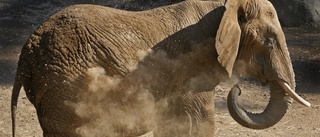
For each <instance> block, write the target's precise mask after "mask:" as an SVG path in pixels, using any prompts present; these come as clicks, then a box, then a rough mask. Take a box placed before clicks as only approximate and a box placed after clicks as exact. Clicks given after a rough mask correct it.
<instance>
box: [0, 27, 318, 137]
mask: <svg viewBox="0 0 320 137" xmlns="http://www.w3.org/2000/svg"><path fill="white" fill-rule="evenodd" d="M11 25H12V24H11ZM17 29H19V26H17ZM29 29H30V28H29ZM0 30H1V33H0V38H1V39H0V137H9V136H11V118H10V115H11V114H10V99H11V90H12V85H13V81H14V74H15V69H16V63H17V60H18V57H19V53H20V49H21V47H22V45H23V43H24V42H25V40H26V38H27V36H28V35H29V34H30V33H31V32H25V31H24V32H23V33H14V31H15V30H12V29H10V30H8V28H6V26H5V25H4V24H3V23H2V24H0ZM284 32H285V34H286V36H287V44H288V47H289V50H290V52H291V58H292V61H293V66H294V69H295V73H296V82H297V88H296V92H298V94H299V95H301V96H302V97H303V98H304V99H306V100H307V101H309V102H310V103H311V104H312V106H311V107H305V106H302V105H300V104H298V103H297V102H293V104H292V106H291V108H290V109H289V110H288V113H287V114H286V115H285V117H284V118H283V119H282V120H281V121H280V122H279V123H278V124H277V125H275V126H273V127H271V128H269V129H265V130H252V129H248V128H244V127H242V126H240V125H239V124H238V123H236V122H235V121H234V120H233V119H232V118H231V117H230V115H229V113H228V110H227V107H226V96H227V93H228V91H229V89H230V86H229V85H227V84H226V83H222V84H221V85H219V86H217V87H216V94H215V98H216V99H215V107H216V126H215V136H218V137H233V136H234V137H235V136H237V137H279V136H281V137H303V136H305V137H316V136H320V115H319V113H320V33H319V32H315V31H312V30H307V29H304V28H284ZM19 35H22V36H19ZM17 37H18V39H17ZM240 87H241V89H242V91H243V94H242V96H241V97H240V99H241V104H242V105H243V106H244V107H245V108H247V109H251V110H253V111H256V112H259V110H262V109H263V108H264V106H265V104H266V103H267V101H268V90H267V89H266V88H264V87H260V86H259V85H257V84H255V83H252V82H250V81H245V82H242V83H241V84H240ZM41 134H42V131H41V128H40V126H39V123H38V121H37V117H36V113H35V109H34V108H33V106H32V105H31V104H30V102H29V101H28V100H27V98H26V96H25V94H24V92H21V95H20V97H19V102H18V112H17V135H18V136H19V137H40V136H41Z"/></svg>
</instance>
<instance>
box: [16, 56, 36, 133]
mask: <svg viewBox="0 0 320 137" xmlns="http://www.w3.org/2000/svg"><path fill="white" fill-rule="evenodd" d="M22 54H23V52H22ZM27 64H28V63H27V60H25V57H22V55H20V59H19V62H18V68H17V72H16V77H15V81H14V85H13V89H12V94H11V120H12V137H15V125H16V110H17V104H18V97H19V94H20V90H21V87H22V86H23V85H25V82H26V80H27V77H28V76H29V77H30V73H31V72H30V71H26V70H28V68H29V66H28V65H27ZM25 88H26V87H25Z"/></svg>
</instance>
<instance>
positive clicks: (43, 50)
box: [11, 0, 310, 137]
mask: <svg viewBox="0 0 320 137" xmlns="http://www.w3.org/2000/svg"><path fill="white" fill-rule="evenodd" d="M92 68H103V73H101V74H103V76H106V77H112V78H119V79H120V80H119V82H120V85H121V84H126V85H121V86H119V87H117V88H110V89H101V91H97V92H98V93H99V94H100V92H101V94H105V93H104V91H105V90H106V91H111V93H112V94H109V93H107V94H108V95H111V96H110V97H114V98H115V99H116V100H118V101H120V102H121V101H123V100H125V101H128V100H129V103H128V102H125V103H126V104H129V105H133V106H134V105H135V103H134V102H130V101H131V99H132V100H137V99H138V101H139V98H135V95H137V94H135V93H136V92H137V93H139V92H140V90H134V92H130V95H132V96H129V99H127V98H125V99H124V98H121V97H124V96H123V95H125V94H126V91H128V89H130V88H131V87H136V86H137V87H139V86H143V87H146V88H147V90H146V91H148V93H147V95H150V96H151V97H152V99H153V101H154V102H156V103H157V102H161V101H163V100H165V101H166V103H167V104H168V105H167V107H166V109H165V110H164V111H159V113H160V114H159V115H160V116H162V119H163V120H164V121H166V123H161V122H159V123H157V122H156V123H154V124H153V125H152V126H148V125H146V124H144V123H142V124H141V123H140V125H139V124H137V125H134V126H133V127H135V128H133V129H128V130H131V131H126V129H127V127H125V128H123V127H121V125H120V126H119V125H117V124H115V125H113V127H118V128H119V129H115V131H117V132H120V133H118V134H117V135H120V136H121V135H127V133H128V134H130V136H138V135H142V134H144V133H147V132H149V131H153V133H154V135H155V136H167V135H176V136H197V137H200V136H213V135H214V133H213V132H214V119H213V117H214V110H213V109H214V107H213V106H214V104H213V97H214V96H213V94H214V91H213V89H214V87H215V86H216V85H218V84H219V83H220V82H221V81H224V80H226V79H228V78H229V77H231V76H232V75H247V76H251V77H255V78H257V79H259V80H260V82H261V83H262V84H263V85H267V84H269V85H270V91H271V99H270V103H269V104H268V106H267V108H266V109H265V111H264V112H263V113H262V114H252V113H250V112H247V111H246V110H243V109H241V108H239V107H238V105H237V101H236V93H237V92H233V91H236V89H233V90H232V92H230V93H231V95H230V96H231V97H230V99H228V102H229V104H231V105H230V106H234V107H229V108H230V112H231V113H232V114H231V115H232V116H233V118H234V119H235V120H236V121H237V122H239V123H240V124H241V125H243V126H246V127H249V128H254V129H263V128H268V127H270V126H272V125H274V124H276V123H277V122H278V121H279V120H280V119H281V118H282V116H283V115H284V114H285V113H286V110H287V109H288V107H289V105H290V104H291V102H292V99H291V97H292V98H293V99H295V100H297V101H298V102H300V103H302V104H304V105H306V106H310V104H309V103H308V102H306V101H305V100H303V99H302V98H301V97H299V96H298V95H297V94H296V93H295V92H294V89H295V80H294V72H293V69H292V64H291V61H290V57H289V52H288V49H287V47H286V43H285V37H284V34H283V32H282V29H281V26H280V23H279V21H278V18H277V14H276V11H275V9H274V8H273V6H272V4H271V3H270V2H269V1H267V0H238V1H237V0H228V1H226V2H220V1H198V0H188V1H184V2H181V3H177V4H174V5H170V6H164V7H160V8H156V9H152V10H147V11H139V12H131V11H123V10H117V9H113V8H108V7H103V6H95V5H75V6H71V7H68V8H66V9H64V10H62V11H60V12H58V13H57V14H55V15H53V16H52V17H50V18H48V19H47V20H46V21H45V22H44V23H43V24H42V25H41V26H40V27H39V28H38V29H37V30H36V31H35V32H34V33H33V34H32V35H31V36H30V38H29V39H28V40H27V42H26V44H25V45H24V46H23V48H22V51H21V55H20V59H19V62H18V68H17V73H16V80H15V83H14V88H13V93H12V102H11V109H12V121H13V135H14V131H15V111H16V108H17V98H18V95H19V92H20V89H21V87H22V86H23V87H24V90H25V92H26V94H27V97H28V99H29V100H30V102H31V103H32V104H33V105H34V106H35V108H36V110H37V115H38V118H39V122H40V125H41V127H42V129H43V134H44V136H80V133H83V132H81V131H79V129H81V128H82V127H83V126H84V125H85V126H86V125H88V124H89V125H90V124H91V123H90V122H92V121H90V120H88V119H87V118H86V117H85V116H82V115H79V114H78V113H77V112H76V108H74V107H71V106H72V105H70V104H69V105H68V103H70V102H72V103H75V104H77V103H79V102H81V101H82V99H90V98H89V97H87V96H82V95H88V94H87V93H88V92H89V91H90V86H89V85H88V83H90V82H91V81H92V80H93V79H92V77H91V76H90V75H89V73H88V72H89V71H90V70H92ZM150 81H152V82H150ZM97 97H99V96H97ZM100 99H101V98H100ZM110 99H112V98H110ZM96 100H99V99H96ZM101 100H103V101H107V102H108V101H110V100H108V99H103V98H102V99H101ZM90 101H93V102H94V101H95V99H92V100H89V102H90ZM66 102H67V103H66ZM111 107H112V104H104V108H105V109H106V111H108V109H112V108H111ZM280 110H281V111H280ZM110 114H111V115H110V117H113V116H116V115H117V114H113V113H110ZM133 116H135V115H133ZM136 116H137V117H139V115H138V114H137V115H136ZM268 117H273V119H268ZM142 118H143V117H142ZM147 120H148V119H142V121H147ZM172 123H174V124H176V125H184V126H183V128H171V127H174V126H168V125H166V124H172ZM109 124H110V123H109ZM111 124H113V123H111ZM131 127H132V126H131ZM156 127H157V128H156ZM136 128H137V129H136ZM162 131H167V132H166V133H165V134H163V133H162ZM102 136H110V135H108V134H107V135H105V134H102Z"/></svg>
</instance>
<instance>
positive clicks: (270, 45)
mask: <svg viewBox="0 0 320 137" xmlns="http://www.w3.org/2000/svg"><path fill="white" fill-rule="evenodd" d="M266 43H267V44H266V45H267V47H268V48H269V49H273V47H274V45H275V44H276V40H275V39H274V38H267V39H266Z"/></svg>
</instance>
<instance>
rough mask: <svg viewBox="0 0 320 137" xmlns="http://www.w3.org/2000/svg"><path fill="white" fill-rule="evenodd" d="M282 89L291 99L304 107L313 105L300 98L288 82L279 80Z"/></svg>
mask: <svg viewBox="0 0 320 137" xmlns="http://www.w3.org/2000/svg"><path fill="white" fill-rule="evenodd" d="M277 82H278V84H279V85H280V87H281V88H282V89H283V90H284V91H285V92H286V94H288V95H289V96H290V97H292V98H293V99H294V100H295V101H297V102H299V103H300V104H302V105H305V106H307V107H310V106H311V104H310V103H309V102H308V101H306V100H304V99H303V98H302V97H300V96H299V95H298V94H297V93H296V92H295V91H294V90H293V89H292V88H291V87H290V86H289V84H288V83H287V82H285V81H283V80H277Z"/></svg>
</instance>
